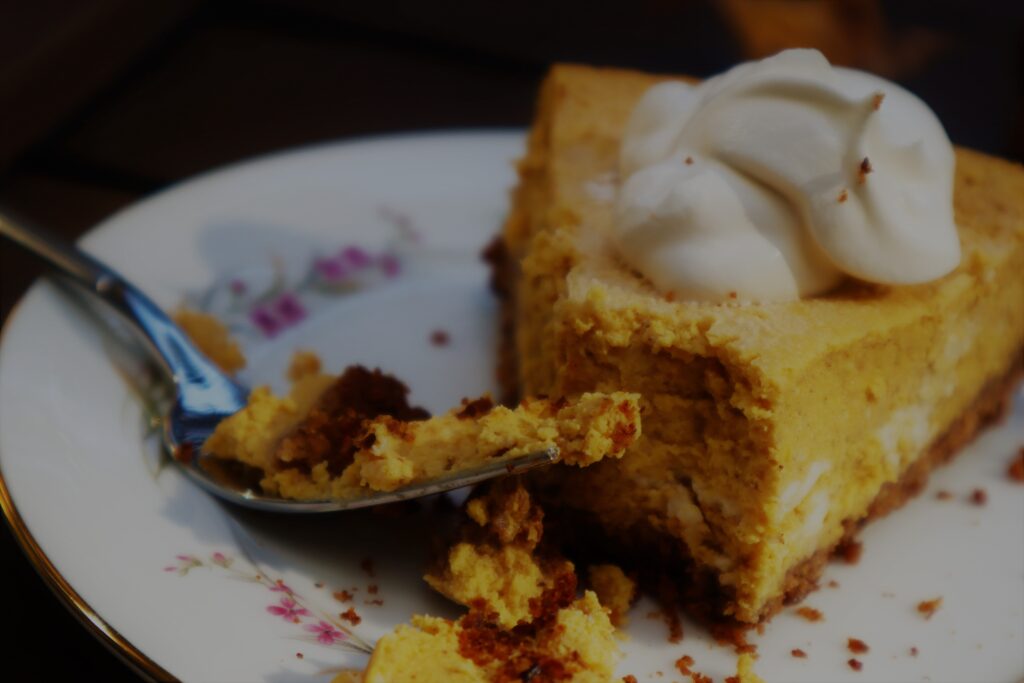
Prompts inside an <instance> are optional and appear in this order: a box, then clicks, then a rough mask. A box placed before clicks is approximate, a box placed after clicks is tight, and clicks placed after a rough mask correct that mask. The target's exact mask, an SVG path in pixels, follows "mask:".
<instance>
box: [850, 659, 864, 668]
mask: <svg viewBox="0 0 1024 683" xmlns="http://www.w3.org/2000/svg"><path fill="white" fill-rule="evenodd" d="M846 663H847V664H849V665H850V668H851V669H853V670H854V671H860V670H861V669H863V668H864V665H863V664H861V662H860V660H859V659H852V658H851V659H848V660H847V661H846Z"/></svg>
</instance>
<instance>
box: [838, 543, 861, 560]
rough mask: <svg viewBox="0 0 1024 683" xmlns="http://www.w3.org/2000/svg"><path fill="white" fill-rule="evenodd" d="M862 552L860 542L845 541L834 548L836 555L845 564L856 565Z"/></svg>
mask: <svg viewBox="0 0 1024 683" xmlns="http://www.w3.org/2000/svg"><path fill="white" fill-rule="evenodd" d="M863 552H864V544H863V543H861V542H860V541H846V542H845V543H840V544H839V547H838V548H836V555H838V556H839V557H841V558H843V561H844V562H846V564H857V563H858V562H860V556H861V553H863Z"/></svg>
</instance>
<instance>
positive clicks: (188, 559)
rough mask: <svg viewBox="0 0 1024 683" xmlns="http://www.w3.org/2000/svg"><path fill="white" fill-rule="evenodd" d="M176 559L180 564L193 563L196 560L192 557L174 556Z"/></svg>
mask: <svg viewBox="0 0 1024 683" xmlns="http://www.w3.org/2000/svg"><path fill="white" fill-rule="evenodd" d="M175 557H176V558H178V559H179V560H181V561H182V562H195V561H196V558H195V557H194V556H192V555H175Z"/></svg>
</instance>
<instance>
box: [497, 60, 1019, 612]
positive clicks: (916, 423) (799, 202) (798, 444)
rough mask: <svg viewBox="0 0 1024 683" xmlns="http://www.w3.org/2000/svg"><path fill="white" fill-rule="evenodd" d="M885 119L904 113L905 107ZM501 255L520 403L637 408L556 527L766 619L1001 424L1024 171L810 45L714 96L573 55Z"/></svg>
mask: <svg viewBox="0 0 1024 683" xmlns="http://www.w3.org/2000/svg"><path fill="white" fill-rule="evenodd" d="M887 117H888V118H887ZM518 171H519V184H518V187H517V188H516V189H515V191H514V193H513V203H512V208H511V212H510V214H509V217H508V219H507V222H506V223H505V225H504V228H503V231H502V233H501V235H500V240H499V242H498V243H497V245H496V246H495V248H493V249H492V250H491V252H490V258H491V260H492V261H493V262H494V264H495V266H496V268H495V285H496V289H497V290H498V292H499V295H501V296H502V297H503V312H502V316H503V318H502V321H503V338H504V347H503V349H502V354H501V373H500V374H501V377H502V380H503V383H504V385H505V389H506V390H507V393H508V394H509V395H512V396H518V395H575V394H580V393H582V392H612V391H627V392H633V393H636V394H639V395H641V396H642V399H641V410H642V413H643V416H644V430H643V434H642V436H640V438H639V439H638V440H637V441H636V443H635V444H633V445H632V446H631V447H630V448H629V449H628V451H627V452H626V454H625V456H624V457H622V458H617V459H606V460H604V461H602V462H599V463H596V464H595V465H594V466H592V467H588V468H586V469H568V468H559V469H558V471H550V472H542V473H538V474H537V475H536V476H531V480H533V486H534V491H535V493H536V494H537V495H539V496H541V497H542V499H543V500H544V501H545V505H546V506H547V507H546V509H547V510H548V512H549V514H554V513H555V512H557V511H560V513H561V514H563V515H566V516H572V518H573V519H576V520H579V521H580V522H581V523H583V524H586V525H588V526H592V527H594V528H596V529H597V530H599V533H600V536H601V538H602V539H603V542H604V543H606V544H607V545H608V547H610V548H612V549H613V550H616V551H618V552H619V553H621V554H622V555H626V556H634V557H635V556H636V554H637V553H642V554H644V555H650V554H655V555H658V556H659V557H662V558H664V559H665V561H666V563H667V565H666V566H671V567H673V571H674V572H675V576H676V578H677V579H678V581H679V583H680V584H681V585H684V586H686V590H685V591H683V592H684V593H685V594H686V595H687V597H688V600H689V601H690V603H691V605H692V606H693V607H695V608H697V609H698V610H699V611H702V612H704V613H705V614H707V615H710V616H713V617H719V618H726V619H728V620H732V621H734V622H739V623H746V624H755V623H758V622H760V621H762V620H764V619H766V618H768V617H770V616H771V615H772V614H773V613H774V612H776V611H777V610H779V609H780V607H781V606H782V604H783V603H784V602H787V601H792V600H795V599H798V598H799V597H801V596H802V595H803V594H805V593H806V592H807V591H808V590H811V589H812V588H814V587H815V581H816V579H817V578H818V576H819V575H820V573H821V571H822V569H823V566H824V563H825V561H826V559H827V557H828V556H829V554H831V553H832V552H833V551H834V550H835V549H836V548H837V546H838V545H839V544H840V543H842V542H844V540H849V539H850V538H851V535H852V534H853V533H854V532H855V531H856V529H857V528H858V527H859V525H861V524H862V523H863V522H864V521H866V520H867V519H870V518H872V517H875V516H878V515H880V514H884V513H886V512H888V511H889V510H891V509H892V508H894V507H897V506H898V505H900V504H901V503H902V502H903V501H904V500H905V499H906V498H907V497H909V496H911V495H913V494H914V493H916V492H917V491H919V490H920V488H921V486H922V485H923V481H924V479H925V478H926V476H927V473H928V470H929V469H930V468H931V467H932V466H933V465H935V464H937V463H940V462H942V461H944V460H946V459H948V458H949V457H951V456H952V455H953V454H955V453H956V452H957V450H958V449H960V448H961V447H962V446H963V445H964V444H966V443H967V442H968V441H970V439H971V438H972V437H973V436H974V435H975V434H976V433H977V432H978V430H979V429H980V428H981V427H983V426H984V425H986V424H987V423H989V422H991V421H992V420H993V419H995V418H996V417H998V416H999V415H1000V414H1001V413H1002V412H1003V410H1004V408H1005V406H1006V404H1007V402H1008V400H1009V396H1010V394H1011V392H1012V389H1013V387H1014V386H1015V383H1016V381H1017V379H1018V378H1019V376H1020V372H1021V369H1022V357H1024V203H1022V201H1021V198H1022V197H1024V168H1022V167H1021V166H1019V165H1016V164H1013V163H1010V162H1007V161H1003V160H1000V159H997V158H993V157H990V156H986V155H983V154H980V153H978V152H973V151H970V150H966V149H955V150H954V148H953V147H952V146H951V145H950V144H949V142H948V139H947V138H946V137H945V133H944V132H943V131H942V128H941V126H940V125H939V124H938V121H937V119H936V118H935V117H934V115H933V114H932V113H931V112H930V111H929V110H928V109H927V107H925V106H924V105H923V103H921V102H920V101H919V100H917V99H916V98H914V96H913V95H911V94H910V93H907V92H906V91H904V90H903V89H902V88H899V87H898V86H896V85H894V84H891V83H888V82H886V81H882V80H881V79H877V78H875V77H871V76H868V75H866V74H861V73H859V72H851V71H848V70H843V69H833V68H832V67H830V66H829V65H828V64H827V62H825V60H824V58H822V57H821V56H820V54H818V53H813V52H812V51H794V52H792V53H782V54H781V55H779V56H777V57H775V58H772V59H770V60H767V61H766V62H762V63H758V64H753V65H743V66H741V67H739V68H738V69H735V70H733V71H731V72H728V73H727V74H725V75H723V76H721V77H717V78H715V79H712V80H711V81H707V82H705V83H703V84H695V83H694V82H693V81H692V80H687V79H683V78H666V77H659V76H653V75H648V74H643V73H638V72H633V71H624V70H617V69H599V68H589V67H583V66H556V67H555V68H553V69H552V71H551V73H550V75H549V76H548V78H547V80H546V82H545V83H544V85H543V87H542V89H541V94H540V101H539V105H538V109H537V115H536V120H535V122H534V124H533V126H532V128H531V131H530V134H529V139H528V143H527V150H526V154H525V156H524V157H523V158H522V160H521V161H520V162H519V166H518Z"/></svg>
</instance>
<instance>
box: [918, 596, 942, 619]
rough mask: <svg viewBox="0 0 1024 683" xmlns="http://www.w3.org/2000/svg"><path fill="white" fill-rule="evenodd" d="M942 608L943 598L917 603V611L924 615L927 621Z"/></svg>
mask: <svg viewBox="0 0 1024 683" xmlns="http://www.w3.org/2000/svg"><path fill="white" fill-rule="evenodd" d="M940 607H942V598H935V599H933V600H922V601H921V602H919V603H917V611H918V613H919V614H922V615H924V618H925V619H931V618H932V617H933V616H934V615H935V613H936V612H938V611H939V608H940Z"/></svg>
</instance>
